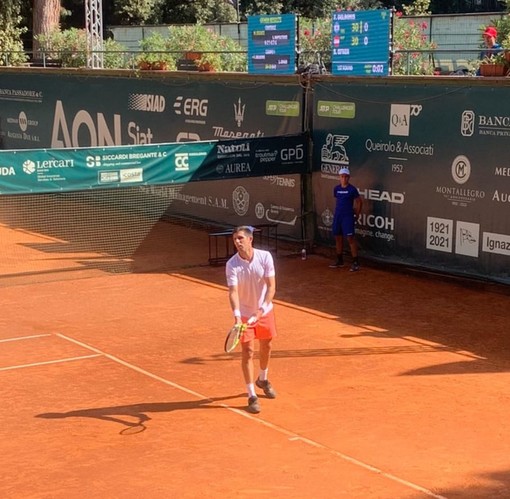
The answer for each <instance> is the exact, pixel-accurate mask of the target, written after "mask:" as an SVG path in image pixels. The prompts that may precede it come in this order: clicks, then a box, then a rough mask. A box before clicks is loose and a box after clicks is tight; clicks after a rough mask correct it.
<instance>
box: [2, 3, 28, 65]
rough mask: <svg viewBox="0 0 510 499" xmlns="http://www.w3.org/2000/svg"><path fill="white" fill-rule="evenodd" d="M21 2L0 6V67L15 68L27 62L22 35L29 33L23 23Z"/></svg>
mask: <svg viewBox="0 0 510 499" xmlns="http://www.w3.org/2000/svg"><path fill="white" fill-rule="evenodd" d="M20 12H21V4H20V2H14V1H13V2H5V1H4V2H2V3H1V4H0V66H7V65H9V66H14V65H18V64H22V63H23V62H25V61H26V60H27V57H26V55H25V54H24V52H23V42H22V41H21V35H22V34H23V33H25V32H26V31H27V28H26V27H22V26H20V23H21V20H22V18H21V16H20Z"/></svg>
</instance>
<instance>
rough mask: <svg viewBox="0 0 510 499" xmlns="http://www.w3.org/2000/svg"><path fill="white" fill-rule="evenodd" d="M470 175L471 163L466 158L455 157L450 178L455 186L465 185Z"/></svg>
mask: <svg viewBox="0 0 510 499" xmlns="http://www.w3.org/2000/svg"><path fill="white" fill-rule="evenodd" d="M470 175H471V163H470V161H469V159H468V158H467V157H466V156H457V157H456V158H455V159H454V160H453V163H452V177H453V180H455V182H457V184H465V183H466V182H467V181H468V180H469V176H470Z"/></svg>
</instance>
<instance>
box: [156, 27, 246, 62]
mask: <svg viewBox="0 0 510 499" xmlns="http://www.w3.org/2000/svg"><path fill="white" fill-rule="evenodd" d="M165 46H166V49H167V50H168V51H170V52H171V53H172V54H174V57H176V59H178V60H180V61H179V62H180V67H181V68H182V69H194V70H198V71H244V70H245V68H246V56H245V54H244V51H243V50H242V48H241V47H240V46H239V45H238V44H237V43H236V42H234V40H232V39H231V38H228V37H224V36H221V35H218V34H217V33H215V32H214V31H212V30H210V29H208V28H206V27H205V26H202V25H200V24H197V25H194V26H172V27H170V28H169V35H168V38H167V40H166V44H165Z"/></svg>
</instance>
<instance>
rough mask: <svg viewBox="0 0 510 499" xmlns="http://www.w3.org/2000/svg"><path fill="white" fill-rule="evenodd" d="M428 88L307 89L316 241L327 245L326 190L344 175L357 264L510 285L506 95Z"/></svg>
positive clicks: (320, 85) (330, 206)
mask: <svg viewBox="0 0 510 499" xmlns="http://www.w3.org/2000/svg"><path fill="white" fill-rule="evenodd" d="M427 81H428V84H427V85H404V84H401V83H398V82H397V81H394V80H393V81H390V80H387V81H385V82H384V84H381V83H380V82H379V80H378V81H377V82H373V83H371V84H370V85H367V84H365V83H357V82H353V81H351V82H349V83H347V84H346V83H344V82H342V81H340V79H336V81H334V80H331V81H319V82H316V83H315V85H314V94H313V95H314V103H313V124H314V128H313V143H314V150H313V170H314V173H313V195H314V202H315V207H316V213H315V215H316V217H315V220H316V229H317V238H318V239H319V241H321V242H324V243H327V244H330V245H333V238H332V235H331V225H332V221H333V215H334V209H335V204H334V203H335V200H334V198H333V188H334V186H335V185H336V184H337V183H338V181H339V178H338V172H339V170H340V168H349V169H350V172H351V179H350V181H351V183H352V184H353V185H355V186H356V187H357V188H358V189H359V191H360V195H361V198H362V200H363V211H362V216H361V217H360V219H359V220H358V222H357V225H356V234H357V239H358V242H359V244H360V246H361V248H362V249H363V252H364V254H365V255H367V256H373V257H377V258H382V259H385V260H390V261H395V262H401V263H406V264H409V265H419V266H420V267H425V268H430V269H440V270H441V271H444V272H449V273H455V274H462V275H469V276H472V277H483V278H490V279H493V280H497V281H501V282H508V283H510V277H509V272H508V268H510V267H509V266H510V254H509V252H508V247H509V244H508V240H509V238H510V217H508V208H509V206H510V159H509V156H508V154H507V149H508V137H510V111H508V110H507V109H506V108H505V107H504V106H501V102H505V99H506V97H505V96H506V94H507V93H508V87H506V88H505V87H494V86H485V85H480V84H479V83H478V82H473V83H471V84H470V85H469V86H466V85H465V84H464V83H463V82H460V80H459V82H458V83H457V82H455V83H454V82H450V83H448V84H447V85H445V84H444V83H442V82H438V81H437V79H429V80H427Z"/></svg>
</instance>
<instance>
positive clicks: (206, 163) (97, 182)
mask: <svg viewBox="0 0 510 499" xmlns="http://www.w3.org/2000/svg"><path fill="white" fill-rule="evenodd" d="M307 144H308V139H307V136H306V135H304V134H301V135H297V136H286V137H264V138H259V139H245V140H231V141H222V142H218V141H214V142H212V141H211V142H190V143H174V144H150V145H144V146H123V147H108V148H80V149H48V150H47V149H39V150H25V151H0V194H16V193H18V194H19V193H30V192H61V191H76V190H83V189H93V188H105V187H123V186H124V187H126V186H129V187H131V186H132V185H133V184H166V183H172V184H173V183H176V184H182V183H186V182H191V181H197V180H220V179H226V178H231V179H233V178H247V177H255V176H264V175H288V174H292V173H301V172H304V171H305V167H306V159H307V158H308V147H307Z"/></svg>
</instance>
